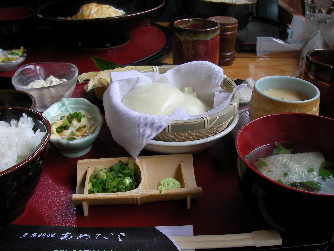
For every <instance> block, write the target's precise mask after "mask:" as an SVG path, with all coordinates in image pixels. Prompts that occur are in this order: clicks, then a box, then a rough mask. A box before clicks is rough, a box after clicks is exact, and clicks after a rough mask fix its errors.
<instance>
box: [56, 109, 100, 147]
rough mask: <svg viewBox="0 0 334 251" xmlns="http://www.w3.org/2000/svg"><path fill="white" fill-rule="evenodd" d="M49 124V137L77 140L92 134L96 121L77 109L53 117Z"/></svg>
mask: <svg viewBox="0 0 334 251" xmlns="http://www.w3.org/2000/svg"><path fill="white" fill-rule="evenodd" d="M53 121H54V122H53V123H52V124H51V138H53V139H62V140H67V141H73V140H77V139H79V138H83V137H86V136H88V135H90V134H92V133H93V132H94V131H95V129H96V127H97V126H98V123H97V122H95V121H94V119H93V117H92V116H91V115H90V114H89V113H87V112H84V111H78V112H73V113H68V114H65V115H61V116H60V117H59V118H54V119H53Z"/></svg>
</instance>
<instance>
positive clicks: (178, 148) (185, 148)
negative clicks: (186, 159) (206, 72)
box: [144, 114, 239, 154]
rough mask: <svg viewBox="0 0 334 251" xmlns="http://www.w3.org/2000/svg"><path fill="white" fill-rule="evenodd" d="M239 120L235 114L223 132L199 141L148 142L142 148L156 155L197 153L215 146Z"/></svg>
mask: <svg viewBox="0 0 334 251" xmlns="http://www.w3.org/2000/svg"><path fill="white" fill-rule="evenodd" d="M238 120H239V115H238V114H236V115H235V117H234V118H233V120H232V121H231V123H230V124H229V126H228V127H227V128H225V130H223V131H221V132H220V133H217V134H216V135H213V136H211V137H207V138H204V139H200V140H193V141H183V142H166V141H156V140H150V141H149V142H148V144H147V145H146V146H145V147H144V149H145V150H148V151H151V152H156V153H167V154H176V153H193V154H196V153H199V152H201V151H203V150H204V149H206V148H208V147H210V146H212V145H213V144H215V143H216V142H217V141H218V140H219V139H221V138H222V137H223V136H225V135H227V134H228V133H230V132H231V131H232V129H233V128H234V127H235V126H236V125H237V123H238Z"/></svg>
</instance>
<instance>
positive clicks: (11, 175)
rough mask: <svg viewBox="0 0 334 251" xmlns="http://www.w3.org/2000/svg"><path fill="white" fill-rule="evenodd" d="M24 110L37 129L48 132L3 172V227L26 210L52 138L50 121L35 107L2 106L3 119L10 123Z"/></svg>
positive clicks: (0, 175) (0, 210)
mask: <svg viewBox="0 0 334 251" xmlns="http://www.w3.org/2000/svg"><path fill="white" fill-rule="evenodd" d="M23 113H25V114H26V115H27V116H28V117H30V118H32V120H33V122H34V124H35V125H34V127H33V130H34V131H36V130H38V129H39V130H40V131H41V132H46V134H45V136H44V137H43V139H42V141H41V143H40V144H39V145H38V146H37V148H36V150H35V151H34V152H33V153H32V154H31V155H29V156H28V157H27V158H25V159H24V160H23V161H21V162H19V163H17V164H16V165H14V166H12V167H10V168H8V169H6V170H4V171H2V172H0V191H1V192H0V202H1V203H0V226H3V225H5V224H8V223H10V222H11V221H13V220H14V219H16V218H17V217H18V216H20V215H21V214H22V212H23V211H24V209H25V207H26V204H27V202H28V201H29V199H30V198H31V196H32V195H33V193H34V190H35V188H36V186H37V184H38V182H39V179H40V175H41V172H42V161H43V157H44V154H45V151H46V147H47V144H48V142H49V139H50V134H51V126H50V123H49V122H48V121H47V119H46V118H44V117H43V116H42V115H41V114H40V113H39V112H36V111H34V110H31V109H27V108H5V107H0V121H6V122H10V121H12V120H13V119H14V120H16V121H18V120H19V119H20V118H21V117H22V114H23ZM14 137H20V135H14ZM2 140H3V139H2ZM23 144H24V143H23ZM8 154H10V153H8Z"/></svg>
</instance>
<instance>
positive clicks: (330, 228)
mask: <svg viewBox="0 0 334 251" xmlns="http://www.w3.org/2000/svg"><path fill="white" fill-rule="evenodd" d="M333 128H334V119H331V118H327V117H321V116H316V115H309V114H297V113H289V114H288V113H286V114H272V115H267V116H264V117H260V118H257V119H255V120H252V121H250V122H249V123H247V124H246V125H245V126H244V127H242V128H241V130H240V131H239V132H238V134H237V137H236V148H237V152H238V155H239V156H238V161H237V163H238V165H237V170H238V176H239V181H240V188H241V190H242V192H243V194H244V195H245V197H246V198H247V199H248V200H249V201H250V203H251V204H252V205H254V206H256V207H257V208H258V209H259V210H260V212H261V214H262V216H263V218H264V220H265V221H266V222H267V223H268V224H270V225H271V226H273V227H275V228H277V229H279V230H282V231H288V232H290V233H315V234H320V233H330V232H334V217H333V208H334V207H333V206H334V192H333V193H330V192H329V193H324V192H321V193H318V192H310V191H302V190H299V189H296V188H292V187H289V186H287V185H284V184H282V183H280V182H279V181H274V180H271V179H269V178H268V177H266V176H264V175H263V174H261V173H260V172H259V171H258V170H257V168H256V167H255V166H254V165H252V164H250V162H252V161H250V160H249V156H250V155H249V154H250V153H251V152H253V151H254V150H255V149H259V148H261V147H262V146H265V145H268V144H273V143H275V142H290V143H292V144H293V145H294V146H295V147H296V148H295V149H297V150H298V152H315V151H320V152H322V153H323V154H324V156H325V158H326V160H327V161H330V162H333V161H334V130H333ZM247 155H248V157H247ZM256 157H257V158H258V157H261V156H256ZM328 187H331V189H332V190H331V191H334V184H333V182H332V183H331V185H328Z"/></svg>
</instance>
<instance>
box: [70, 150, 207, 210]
mask: <svg viewBox="0 0 334 251" xmlns="http://www.w3.org/2000/svg"><path fill="white" fill-rule="evenodd" d="M119 160H122V161H123V162H133V163H134V165H130V166H132V168H133V170H134V172H135V174H136V177H137V179H138V181H139V186H138V188H136V189H134V190H131V191H128V192H118V193H97V194H88V182H89V177H90V175H91V174H92V173H93V172H94V169H95V168H96V167H98V168H108V167H110V166H112V165H113V164H116V163H117V162H118V161H119ZM164 178H174V179H176V180H178V181H179V182H180V184H181V188H179V189H175V190H166V191H165V192H164V194H161V193H160V191H159V190H158V188H157V187H158V183H159V181H160V180H162V179H164ZM201 193H202V188H201V187H197V185H196V180H195V174H194V166H193V156H192V155H191V154H173V155H155V156H139V157H138V160H137V161H136V160H135V159H134V158H131V157H120V158H102V159H84V160H79V161H78V163H77V187H76V193H75V194H73V195H72V203H73V204H74V205H80V204H82V205H83V211H84V215H85V216H87V215H88V209H89V206H90V205H116V204H137V205H140V204H143V203H148V202H156V201H167V200H181V199H186V200H187V208H188V209H190V203H191V199H195V198H198V197H199V196H200V195H201Z"/></svg>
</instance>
